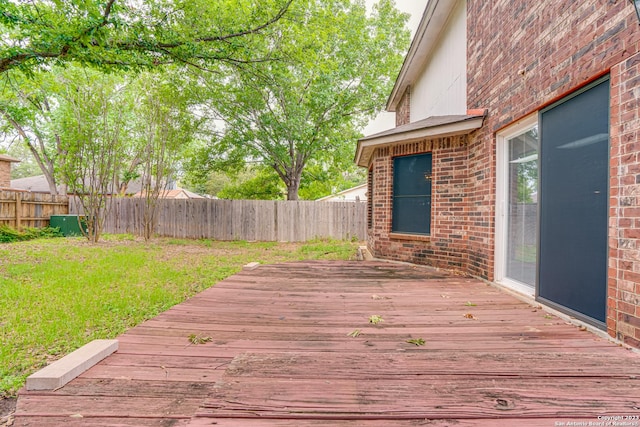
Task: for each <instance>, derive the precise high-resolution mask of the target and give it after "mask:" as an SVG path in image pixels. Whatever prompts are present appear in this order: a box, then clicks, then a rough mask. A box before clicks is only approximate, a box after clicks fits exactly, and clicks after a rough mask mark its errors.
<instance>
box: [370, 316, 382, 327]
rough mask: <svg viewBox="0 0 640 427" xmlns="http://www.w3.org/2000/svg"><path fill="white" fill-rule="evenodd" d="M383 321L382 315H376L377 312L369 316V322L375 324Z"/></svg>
mask: <svg viewBox="0 0 640 427" xmlns="http://www.w3.org/2000/svg"><path fill="white" fill-rule="evenodd" d="M382 322H384V319H383V318H382V316H380V315H378V314H374V315H371V316H369V323H371V324H374V325H377V324H378V323H382Z"/></svg>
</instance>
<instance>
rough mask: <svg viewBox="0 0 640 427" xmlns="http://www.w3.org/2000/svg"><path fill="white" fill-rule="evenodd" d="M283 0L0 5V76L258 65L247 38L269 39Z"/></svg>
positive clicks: (74, 0) (77, 0) (11, 0)
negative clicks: (62, 67) (51, 68)
mask: <svg viewBox="0 0 640 427" xmlns="http://www.w3.org/2000/svg"><path fill="white" fill-rule="evenodd" d="M291 2H292V0H260V1H256V0H216V1H210V0H176V1H167V0H145V1H138V2H134V1H125V0H100V1H98V0H55V1H47V0H33V1H28V2H26V1H25V2H23V1H15V0H0V30H1V31H2V34H3V37H1V38H0V74H2V73H5V72H6V71H8V70H11V69H14V68H20V69H21V70H22V71H25V72H27V73H29V72H32V71H33V70H34V69H36V68H38V67H39V66H43V65H46V64H51V63H58V64H59V63H62V62H70V61H74V62H77V63H81V64H84V65H91V66H97V67H102V68H104V67H108V68H112V67H116V68H120V69H132V68H133V69H139V68H148V67H155V66H158V65H163V64H169V63H186V64H192V65H195V66H197V67H207V66H209V65H210V64H215V63H217V62H220V61H223V62H226V63H229V64H244V63H248V62H252V61H256V60H262V59H264V57H256V56H255V55H254V54H253V53H254V52H253V51H252V47H251V46H252V44H253V42H254V39H258V40H262V39H263V38H265V37H267V36H274V33H272V30H271V26H272V25H273V24H274V23H276V22H278V21H279V20H280V19H281V18H282V17H283V16H284V15H285V13H286V11H287V9H288V7H289V5H290V3H291Z"/></svg>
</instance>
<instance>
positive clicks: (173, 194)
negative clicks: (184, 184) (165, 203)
mask: <svg viewBox="0 0 640 427" xmlns="http://www.w3.org/2000/svg"><path fill="white" fill-rule="evenodd" d="M143 194H144V193H143V192H141V191H139V192H137V193H136V194H134V195H133V197H143ZM159 197H160V198H161V199H204V197H203V196H201V195H199V194H196V193H193V192H191V191H189V190H185V189H184V188H176V189H174V190H165V191H163V192H162V193H161V194H160V196H159Z"/></svg>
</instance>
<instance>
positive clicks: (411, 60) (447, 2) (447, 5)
mask: <svg viewBox="0 0 640 427" xmlns="http://www.w3.org/2000/svg"><path fill="white" fill-rule="evenodd" d="M456 2H457V0H429V1H428V2H427V6H426V8H425V11H424V14H423V15H422V20H421V21H420V25H419V26H418V29H417V30H416V34H415V36H414V38H413V40H412V41H411V46H410V47H409V52H408V53H407V56H406V57H405V58H404V63H403V64H402V68H401V69H400V73H399V74H398V78H397V79H396V83H395V86H394V87H393V91H392V92H391V95H390V96H389V99H388V101H387V111H392V112H393V111H396V107H397V106H398V103H399V102H400V100H401V99H402V96H403V95H404V93H405V91H406V90H407V87H408V86H410V85H411V84H413V82H414V81H415V80H416V79H417V78H418V76H419V75H420V73H422V71H423V69H424V67H425V65H426V63H427V62H428V60H429V57H430V56H431V53H432V52H433V50H434V48H435V47H436V46H437V44H438V41H439V40H440V34H441V33H442V31H443V29H444V28H445V27H446V25H447V21H448V20H449V16H450V15H451V12H452V11H453V10H454V8H455V5H456Z"/></svg>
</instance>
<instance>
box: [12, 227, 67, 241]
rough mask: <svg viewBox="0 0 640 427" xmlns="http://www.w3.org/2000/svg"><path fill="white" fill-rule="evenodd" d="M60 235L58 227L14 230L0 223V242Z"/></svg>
mask: <svg viewBox="0 0 640 427" xmlns="http://www.w3.org/2000/svg"><path fill="white" fill-rule="evenodd" d="M51 237H62V233H61V232H60V229H59V228H58V227H45V228H25V229H24V230H22V231H20V230H16V229H14V228H11V227H9V226H7V225H0V243H11V242H21V241H24V240H33V239H41V238H51Z"/></svg>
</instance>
